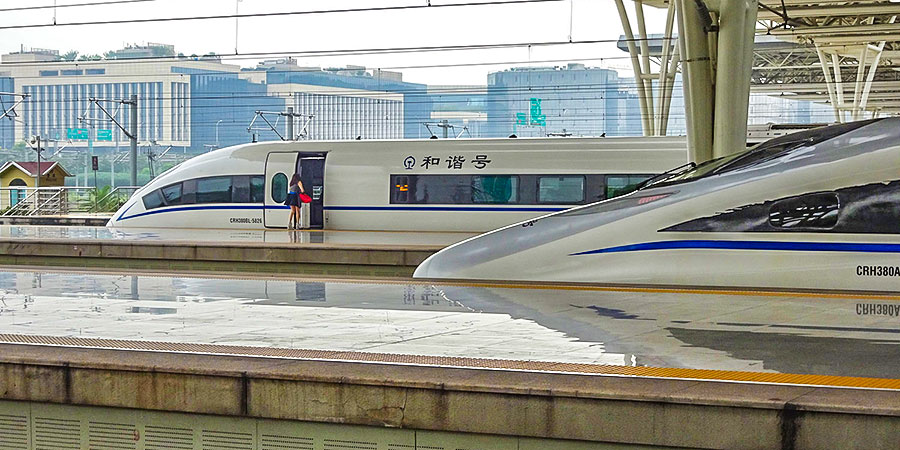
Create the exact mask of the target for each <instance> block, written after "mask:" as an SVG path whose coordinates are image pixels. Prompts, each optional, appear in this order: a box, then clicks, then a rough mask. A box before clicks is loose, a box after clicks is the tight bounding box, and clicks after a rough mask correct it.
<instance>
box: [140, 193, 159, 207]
mask: <svg viewBox="0 0 900 450" xmlns="http://www.w3.org/2000/svg"><path fill="white" fill-rule="evenodd" d="M142 200H143V201H144V208H146V209H153V208H159V207H160V206H162V205H163V198H162V195H160V193H159V190H158V189H157V190H155V191H153V192H151V193H149V194H147V195H145V196H144V197H143V199H142Z"/></svg>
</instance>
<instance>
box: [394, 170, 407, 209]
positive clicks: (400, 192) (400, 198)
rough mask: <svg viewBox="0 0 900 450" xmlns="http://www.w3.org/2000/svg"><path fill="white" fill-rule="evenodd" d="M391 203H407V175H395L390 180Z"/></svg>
mask: <svg viewBox="0 0 900 450" xmlns="http://www.w3.org/2000/svg"><path fill="white" fill-rule="evenodd" d="M391 203H409V177H408V176H405V175H396V176H394V177H393V181H392V182H391Z"/></svg>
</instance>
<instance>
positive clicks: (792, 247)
mask: <svg viewBox="0 0 900 450" xmlns="http://www.w3.org/2000/svg"><path fill="white" fill-rule="evenodd" d="M679 249H710V250H777V251H800V252H859V253H900V244H867V243H851V242H783V241H782V242H779V241H709V240H685V241H659V242H644V243H641V244H630V245H620V246H618V247H607V248H600V249H597V250H589V251H584V252H578V253H572V254H570V255H569V256H580V255H594V254H598V253H624V252H641V251H647V250H679Z"/></svg>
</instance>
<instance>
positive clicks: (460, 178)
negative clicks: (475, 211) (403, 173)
mask: <svg viewBox="0 0 900 450" xmlns="http://www.w3.org/2000/svg"><path fill="white" fill-rule="evenodd" d="M409 182H410V185H409V192H410V195H409V203H419V204H430V205H440V204H450V205H465V204H469V203H472V177H471V176H470V175H416V176H411V177H409Z"/></svg>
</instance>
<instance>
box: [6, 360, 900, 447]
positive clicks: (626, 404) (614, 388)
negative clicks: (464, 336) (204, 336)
mask: <svg viewBox="0 0 900 450" xmlns="http://www.w3.org/2000/svg"><path fill="white" fill-rule="evenodd" d="M0 400H5V401H4V402H2V403H0V419H2V420H7V421H12V422H10V423H13V424H14V425H15V424H16V423H18V424H19V425H15V426H13V427H12V428H10V427H6V428H4V427H3V426H0V429H21V426H22V425H21V424H22V423H25V424H26V425H25V426H28V427H31V428H30V429H31V431H30V432H28V435H29V436H32V437H31V439H32V441H31V443H30V444H28V445H29V446H25V447H9V448H25V449H26V450H30V449H32V448H35V449H37V448H47V447H37V446H35V444H36V441H34V439H36V437H35V436H37V434H36V433H37V431H38V428H37V427H38V426H39V425H40V426H43V427H45V428H46V427H49V426H50V425H48V424H52V423H55V424H57V425H53V426H57V427H70V429H71V430H75V429H76V428H77V429H78V430H79V433H81V434H80V435H79V436H87V437H86V438H83V439H87V441H84V440H82V441H79V442H81V443H79V444H77V445H76V444H75V443H74V441H72V443H71V444H66V445H71V446H69V447H58V448H78V449H81V448H89V447H85V446H84V444H83V443H84V442H90V430H91V422H92V421H93V422H96V423H101V424H106V425H104V426H113V425H115V427H116V428H115V430H114V434H115V433H119V434H123V433H124V435H127V434H128V433H129V431H134V430H137V429H138V428H140V427H143V428H142V429H143V430H144V431H143V434H142V433H138V432H136V431H135V432H136V433H137V434H136V435H137V436H138V440H137V441H135V442H139V443H142V444H141V445H143V446H134V447H120V448H138V449H139V448H171V447H152V446H148V445H149V443H148V441H146V440H144V441H141V439H143V438H141V437H140V436H146V435H147V430H146V427H147V426H157V427H175V428H177V427H182V428H185V429H188V428H189V429H190V430H191V431H190V433H189V434H190V435H191V436H194V437H192V439H194V440H195V441H192V442H195V443H192V444H190V445H189V446H188V444H185V445H186V446H185V447H184V448H191V449H193V448H213V447H204V446H203V445H206V444H202V442H204V441H203V439H206V438H204V436H207V435H204V434H203V433H205V432H207V431H208V432H209V433H213V434H214V433H245V432H244V431H241V430H244V429H248V430H251V431H250V432H246V433H249V434H248V436H247V437H246V442H247V444H246V445H245V446H244V447H234V448H247V449H264V448H266V449H269V448H271V449H275V448H277V447H275V446H269V447H266V446H265V445H263V441H264V439H263V438H262V436H263V435H266V434H267V433H268V434H272V433H275V432H274V431H272V432H271V433H270V432H269V431H266V430H269V428H267V427H269V426H270V421H276V422H272V424H271V426H272V427H274V428H272V429H281V430H287V431H281V432H279V433H281V434H278V435H279V436H282V435H286V434H285V433H288V434H289V433H294V434H291V435H290V436H291V437H292V439H293V438H296V439H300V438H304V439H306V438H307V437H309V436H311V434H309V433H307V432H306V431H302V430H306V429H310V430H312V429H321V430H325V428H315V427H317V426H324V424H332V425H331V426H336V427H338V428H329V429H328V430H333V431H327V430H326V431H322V432H321V433H319V432H316V433H319V434H316V436H321V441H316V439H319V438H316V437H312V438H311V439H313V441H314V442H320V443H319V444H315V443H313V444H310V445H306V444H302V445H301V444H296V446H295V447H285V448H338V447H336V446H333V447H329V446H328V445H326V441H325V439H326V436H331V437H328V438H327V439H338V438H337V437H334V436H351V435H355V434H354V433H357V432H360V433H363V434H362V435H361V436H364V438H363V437H360V438H358V439H361V440H360V441H359V442H375V441H377V442H375V443H374V444H372V445H369V444H366V445H362V444H359V446H357V447H343V448H373V449H374V448H383V449H392V450H400V449H409V448H429V449H432V450H436V449H443V448H448V449H450V448H453V449H475V448H484V449H488V448H491V449H493V448H497V449H502V448H519V449H524V448H565V447H563V444H562V443H560V442H557V441H578V442H567V443H566V444H565V445H567V446H568V445H571V446H573V447H572V448H631V447H623V446H624V445H642V446H649V447H666V448H718V449H761V448H776V449H777V448H781V449H818V448H841V449H882V448H883V449H896V448H897V443H898V442H900V392H897V391H875V390H858V389H832V388H817V387H805V386H788V385H760V384H734V383H724V382H708V381H706V382H703V381H691V380H677V379H648V378H635V377H601V376H587V375H568V374H552V373H529V372H515V371H497V370H474V369H454V368H440V367H421V366H402V365H387V364H369V363H344V362H327V361H296V360H282V359H269V358H248V357H230V356H203V355H185V354H173V353H152V352H129V351H113V350H97V349H74V348H62V347H40V346H26V345H0ZM54 405H57V406H58V407H59V408H57V406H54ZM86 406H89V407H98V408H102V409H100V410H93V409H91V410H82V409H80V408H82V407H86ZM47 408H50V409H47ZM53 408H57V409H53ZM60 408H61V409H60ZM35 411H37V412H38V413H40V414H39V417H41V418H45V419H48V420H49V422H41V424H43V425H41V424H39V422H38V421H37V418H38V416H36V415H35V414H36V413H35ZM44 411H51V412H52V414H51V413H44ZM53 411H55V412H53ZM149 411H152V412H153V413H150V412H149ZM169 413H183V414H189V415H190V416H188V417H187V418H184V417H183V416H175V415H173V416H167V415H165V414H169ZM48 414H49V415H48ZM117 414H124V416H121V417H126V418H118V417H120V416H118V415H117ZM160 414H162V415H160ZM72 415H74V416H77V417H76V418H75V419H70V418H69V417H70V416H72ZM211 416H215V417H211ZM23 417H24V419H23ZM179 417H181V418H179ZM51 419H52V420H51ZM23 420H24V422H22V421H23ZM70 420H75V422H67V421H70ZM204 421H211V422H204ZM195 422H196V423H198V424H201V425H202V424H203V423H211V424H212V425H208V426H206V425H203V426H201V425H194V423H195ZM110 423H112V424H113V425H109V424H110ZM185 423H187V424H190V426H187V425H178V424H185ZM60 424H62V425H60ZM16 426H18V427H20V428H15V427H16ZM96 426H98V425H95V427H96ZM310 427H312V428H310ZM356 427H366V428H365V429H359V428H356ZM253 429H255V430H257V431H256V432H255V434H254V432H252V430H253ZM123 430H124V431H123ZM204 430H206V431H204ZM260 430H262V431H260ZM292 430H293V431H292ZM297 430H301V431H297ZM344 430H346V431H344ZM71 432H73V431H70V432H66V431H61V432H60V433H63V434H65V433H71ZM110 432H113V431H110ZM85 433H87V434H86V435H85ZM173 433H174V432H173ZM184 433H188V432H187V431H185V432H184ZM209 433H208V436H213V434H209ZM304 433H305V434H304ZM310 433H311V432H310ZM390 433H394V434H390ZM441 433H449V435H446V434H441ZM132 434H133V436H134V435H135V434H134V433H132ZM275 434H277V433H275ZM313 434H315V433H313ZM0 436H2V435H0ZM216 436H219V435H218V434H216ZM377 436H389V438H385V440H378V439H382V438H377V439H376V437H377ZM442 436H443V437H442ZM220 438H221V436H220ZM0 439H3V438H0ZM10 439H12V438H10ZM197 439H199V440H197ZM209 439H212V438H209ZM222 439H224V438H222ZM241 439H244V438H241ZM340 439H344V438H340ZM347 439H348V440H349V441H354V442H356V439H357V438H352V439H350V438H347ZM442 439H444V440H446V442H444V441H442ZM301 440H302V439H301ZM549 441H552V442H549ZM16 442H19V441H16ZM66 442H68V441H66ZM196 442H200V443H201V444H202V445H201V446H199V447H198V446H197V445H198V444H196ZM242 442H243V441H242ZM297 442H300V441H297ZM304 442H306V441H304ZM454 442H458V444H454ZM447 443H449V444H447ZM601 444H602V445H601ZM612 444H615V445H614V446H611V445H612ZM17 445H18V444H17ZM135 445H137V444H135ZM291 445H294V444H291ZM354 445H356V444H354ZM410 445H412V446H410ZM638 448H641V447H638Z"/></svg>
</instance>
